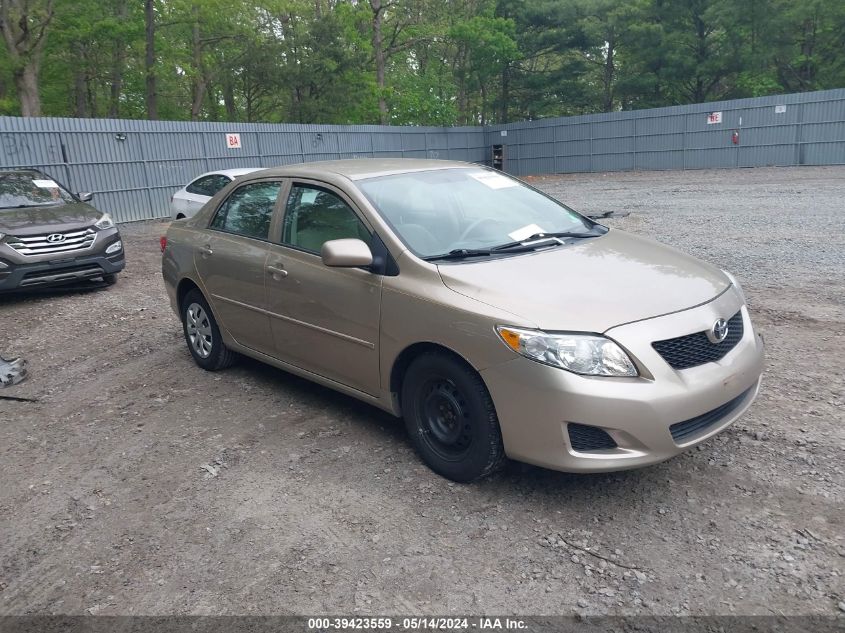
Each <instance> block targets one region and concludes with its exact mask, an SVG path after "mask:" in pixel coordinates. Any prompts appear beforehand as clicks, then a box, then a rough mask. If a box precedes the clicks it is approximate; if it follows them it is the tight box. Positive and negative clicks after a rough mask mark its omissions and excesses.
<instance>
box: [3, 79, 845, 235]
mask: <svg viewBox="0 0 845 633" xmlns="http://www.w3.org/2000/svg"><path fill="white" fill-rule="evenodd" d="M232 135H237V136H236V138H231V137H232ZM493 145H503V146H504V157H505V158H504V169H505V171H507V172H510V173H513V174H516V175H531V174H547V173H566V172H584V171H619V170H631V169H696V168H713V167H716V168H719V167H752V166H761V165H834V164H845V89H838V90H827V91H823V92H814V93H802V94H792V95H783V96H776V97H761V98H756V99H741V100H736V101H723V102H715V103H706V104H696V105H689V106H673V107H669V108H658V109H653V110H636V111H628V112H614V113H609V114H594V115H585V116H579V117H567V118H560V119H546V120H541V121H526V122H521V123H511V124H508V125H496V126H488V127H484V128H482V127H457V128H429V127H382V126H371V125H361V126H355V125H349V126H336V125H294V124H262V123H251V124H250V123H195V122H183V121H135V120H111V119H64V118H37V119H32V118H28V119H24V118H17V117H0V167H28V166H35V167H38V168H41V169H43V170H44V171H46V172H48V173H50V174H51V175H52V176H53V177H55V178H57V179H59V180H61V181H62V182H64V184H66V185H67V186H68V187H69V188H71V189H72V190H74V191H94V192H96V194H97V197H96V199H95V200H96V204H97V206H98V207H99V208H101V209H103V210H108V211H110V212H112V213H113V215H114V216H115V218H116V219H117V220H118V221H121V222H126V221H132V220H143V219H149V218H155V217H162V216H165V215H168V213H169V210H168V205H169V199H170V195H171V194H172V193H173V192H174V191H175V190H176V189H178V188H179V187H181V186H183V185H184V184H186V183H187V182H188V181H190V180H191V179H193V178H194V177H195V176H196V175H198V174H200V173H202V172H205V171H209V170H213V169H221V168H232V167H253V166H256V167H270V166H274V165H282V164H288V163H296V162H304V161H313V160H327V159H334V158H360V157H411V158H426V157H427V158H444V159H445V158H448V159H453V160H464V161H471V162H479V163H488V164H489V162H490V157H491V149H492V146H493ZM233 146H234V147H233Z"/></svg>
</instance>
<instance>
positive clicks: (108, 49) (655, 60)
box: [0, 0, 845, 125]
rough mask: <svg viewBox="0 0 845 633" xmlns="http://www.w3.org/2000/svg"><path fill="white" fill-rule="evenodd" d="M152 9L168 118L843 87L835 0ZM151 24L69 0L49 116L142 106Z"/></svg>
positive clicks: (641, 100) (841, 30) (127, 3)
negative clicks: (379, 68)
mask: <svg viewBox="0 0 845 633" xmlns="http://www.w3.org/2000/svg"><path fill="white" fill-rule="evenodd" d="M0 2H4V3H6V2H10V0H0ZM36 5H37V3H36V4H32V6H36ZM37 6H40V5H37ZM154 8H155V23H154V26H155V38H154V43H155V64H154V69H153V72H154V74H155V78H156V86H157V109H158V116H159V117H160V118H167V119H190V118H194V119H198V120H231V121H273V122H279V121H292V122H314V123H377V122H378V121H379V120H380V119H381V117H382V112H383V110H380V101H381V102H382V103H381V106H382V108H386V111H387V114H386V120H388V121H389V122H390V123H392V124H403V125H456V124H478V123H489V122H497V121H506V120H519V119H526V118H529V119H530V118H540V117H549V116H562V115H571V114H581V113H588V112H600V111H612V110H619V109H634V108H646V107H655V106H662V105H671V104H678V103H692V102H699V101H708V100H716V99H723V98H737V97H746V96H758V95H766V94H776V93H783V92H793V91H808V90H818V89H825V88H834V87H842V86H845V55H843V54H842V51H843V50H845V2H832V1H830V0H802V1H801V2H795V0H381V4H378V2H377V0H373V1H372V2H371V1H370V0H249V1H248V2H245V1H242V0H154ZM376 15H378V16H379V19H380V21H377V20H375V16H376ZM35 18H37V16H35V17H34V18H33V19H35ZM144 20H145V18H144V3H143V2H140V1H138V0H105V1H104V0H73V2H71V1H70V0H56V2H55V15H54V17H53V20H52V22H51V24H50V27H49V30H48V33H47V38H46V46H45V48H44V50H43V54H42V59H41V62H40V76H39V92H40V97H41V107H42V111H43V113H44V114H46V115H53V116H96V117H105V116H114V117H131V118H142V117H145V116H146V114H147V107H146V90H147V84H146V81H145V78H146V73H147V70H146V68H145V22H144ZM377 22H378V24H379V26H378V28H380V29H381V39H380V43H379V38H376V37H374V35H375V31H374V29H376V28H377V27H376V24H377ZM7 47H8V44H5V45H4V46H3V47H2V48H0V114H19V113H20V112H21V105H20V99H19V98H18V95H17V92H16V91H17V85H18V84H16V82H15V80H14V73H15V71H16V69H18V68H19V67H20V65H21V64H22V63H25V61H26V60H21V59H19V58H17V57H14V56H13V55H12V54H11V52H10V50H9V49H8V48H7ZM378 47H381V48H380V49H379V48H378ZM377 59H383V66H384V79H383V81H381V83H380V80H379V79H378V78H377V72H376V68H377Z"/></svg>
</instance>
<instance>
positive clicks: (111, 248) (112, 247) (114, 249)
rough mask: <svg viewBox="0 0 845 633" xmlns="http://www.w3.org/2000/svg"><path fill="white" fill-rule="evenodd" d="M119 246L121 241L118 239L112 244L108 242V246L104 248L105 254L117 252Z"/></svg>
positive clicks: (121, 245)
mask: <svg viewBox="0 0 845 633" xmlns="http://www.w3.org/2000/svg"><path fill="white" fill-rule="evenodd" d="M121 248H123V243H122V242H121V241H120V240H117V241H116V242H115V243H114V244H109V247H108V248H107V249H106V255H111V254H112V253H117V252H118V251H120V249H121Z"/></svg>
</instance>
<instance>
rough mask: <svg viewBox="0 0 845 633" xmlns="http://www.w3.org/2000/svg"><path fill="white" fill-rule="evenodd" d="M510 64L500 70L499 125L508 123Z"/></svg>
mask: <svg viewBox="0 0 845 633" xmlns="http://www.w3.org/2000/svg"><path fill="white" fill-rule="evenodd" d="M510 68H511V67H510V64H505V67H504V68H502V103H501V105H500V112H499V123H507V122H508V100H510V98H511V97H510V87H511V86H510V83H511V82H510V78H511V73H510Z"/></svg>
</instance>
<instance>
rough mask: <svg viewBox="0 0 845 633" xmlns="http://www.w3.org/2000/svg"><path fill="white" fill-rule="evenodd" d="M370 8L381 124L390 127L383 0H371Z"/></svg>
mask: <svg viewBox="0 0 845 633" xmlns="http://www.w3.org/2000/svg"><path fill="white" fill-rule="evenodd" d="M370 8H371V9H372V11H373V54H374V57H375V62H376V86H377V87H378V112H379V123H381V124H382V125H390V120H389V118H388V116H387V101H386V100H385V98H384V88H385V82H384V71H385V68H384V67H385V55H384V34H383V33H382V30H381V27H382V18H383V17H384V11H383V6H382V4H381V0H370Z"/></svg>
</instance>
